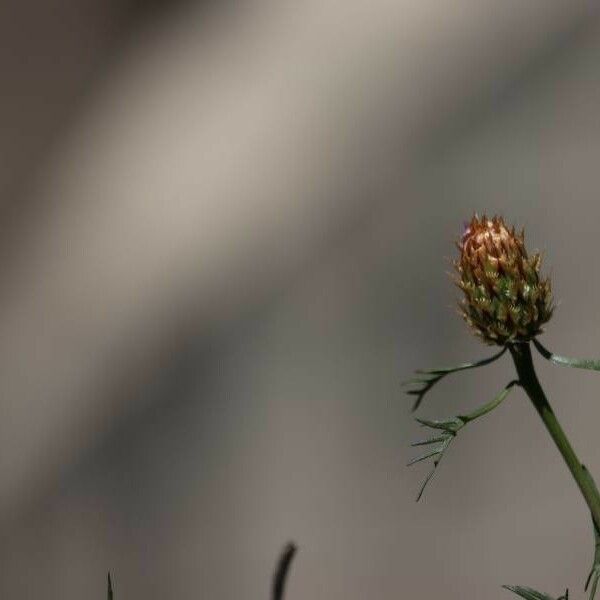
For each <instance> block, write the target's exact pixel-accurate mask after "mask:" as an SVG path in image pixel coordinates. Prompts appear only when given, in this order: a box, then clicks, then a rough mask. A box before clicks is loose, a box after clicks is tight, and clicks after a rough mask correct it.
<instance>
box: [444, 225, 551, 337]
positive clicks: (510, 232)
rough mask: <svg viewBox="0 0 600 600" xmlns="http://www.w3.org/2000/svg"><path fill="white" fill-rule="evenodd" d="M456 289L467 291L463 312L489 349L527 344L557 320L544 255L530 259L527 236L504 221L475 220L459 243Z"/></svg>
mask: <svg viewBox="0 0 600 600" xmlns="http://www.w3.org/2000/svg"><path fill="white" fill-rule="evenodd" d="M457 246H458V249H459V250H460V257H459V259H458V260H456V261H455V262H454V266H455V267H456V270H457V272H458V277H456V278H455V283H456V285H457V286H458V287H459V288H460V289H461V290H462V291H463V292H464V298H463V299H462V300H461V302H460V304H459V306H460V312H461V314H462V316H463V317H464V319H465V321H466V322H467V323H468V324H469V325H470V327H471V328H472V330H473V331H474V333H475V334H476V335H478V336H479V337H481V338H482V340H483V341H485V342H486V343H488V344H498V345H505V344H507V343H511V342H526V341H529V340H531V339H532V338H533V337H535V336H536V335H538V334H539V333H541V332H542V329H541V326H542V325H543V324H544V323H546V322H547V321H548V320H549V319H550V317H551V316H552V311H553V303H552V291H551V283H550V279H549V278H545V279H544V278H542V277H541V276H540V265H541V256H540V254H539V253H535V254H533V255H532V256H531V257H528V255H527V250H526V249H525V232H524V231H521V233H519V234H516V233H515V228H514V227H512V228H511V229H508V227H507V226H506V225H505V223H504V220H503V219H502V217H497V216H496V217H493V218H492V219H488V218H487V217H486V216H485V215H484V216H483V217H482V218H481V219H480V218H479V217H478V216H477V215H475V216H474V217H473V218H472V219H471V222H470V223H468V224H467V225H466V227H465V231H464V233H463V235H462V238H461V239H460V241H459V242H458V243H457Z"/></svg>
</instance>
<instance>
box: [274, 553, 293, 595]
mask: <svg viewBox="0 0 600 600" xmlns="http://www.w3.org/2000/svg"><path fill="white" fill-rule="evenodd" d="M297 550H298V547H297V546H296V544H294V543H293V542H290V543H288V544H287V545H286V546H285V548H284V549H283V551H282V553H281V555H280V557H279V561H278V563H277V569H275V574H274V576H273V593H272V596H271V598H272V600H283V592H284V590H285V581H286V579H287V574H288V571H289V570H290V565H291V564H292V559H293V558H294V555H295V554H296V551H297Z"/></svg>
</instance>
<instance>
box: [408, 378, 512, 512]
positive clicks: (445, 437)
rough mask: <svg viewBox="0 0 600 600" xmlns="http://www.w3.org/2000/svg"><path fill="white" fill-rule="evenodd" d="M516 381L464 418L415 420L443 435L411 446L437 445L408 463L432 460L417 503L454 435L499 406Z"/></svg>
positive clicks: (409, 464)
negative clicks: (439, 431) (431, 465)
mask: <svg viewBox="0 0 600 600" xmlns="http://www.w3.org/2000/svg"><path fill="white" fill-rule="evenodd" d="M516 383H517V382H516V381H511V382H510V383H509V384H508V385H507V386H506V387H505V388H504V389H503V390H502V391H501V392H500V393H499V394H498V395H497V396H496V397H495V398H494V399H493V400H492V401H490V402H488V403H487V404H484V405H482V406H480V407H479V408H477V409H475V410H474V411H473V412H471V413H469V414H468V415H466V416H459V417H453V418H452V419H445V420H443V421H436V420H430V419H420V418H416V419H415V421H417V423H420V424H421V425H423V426H424V427H429V428H430V429H435V430H441V431H442V432H443V433H442V434H441V435H437V436H434V437H431V438H428V439H425V440H422V441H419V442H414V443H413V444H411V445H412V446H427V445H430V444H439V446H437V447H435V448H434V449H432V450H430V451H429V452H426V453H425V454H422V455H421V456H418V457H416V458H414V459H413V460H411V461H410V462H409V463H408V466H411V465H414V464H415V463H418V462H421V461H424V460H427V459H428V458H434V457H435V458H434V461H433V468H432V469H431V471H430V472H429V474H428V475H427V477H426V478H425V481H424V482H423V484H422V485H421V488H420V490H419V493H418V495H417V502H418V501H419V500H420V499H421V496H422V495H423V492H424V491H425V488H426V487H427V484H428V483H429V482H430V481H431V479H432V477H433V476H434V474H435V472H436V469H437V467H438V465H439V463H440V462H441V460H442V458H443V457H444V453H445V452H446V450H447V449H448V447H449V446H450V443H451V442H452V440H453V439H454V438H455V437H456V434H457V433H458V432H459V431H460V430H461V429H462V428H463V427H464V426H465V425H466V424H467V423H469V422H471V421H474V420H475V419H478V418H479V417H482V416H483V415H485V414H487V413H489V412H491V411H492V410H493V409H494V408H496V407H497V406H499V405H500V403H501V402H502V401H503V400H504V399H505V398H506V396H507V395H508V393H509V392H510V390H511V389H512V387H513V386H514V385H515V384H516Z"/></svg>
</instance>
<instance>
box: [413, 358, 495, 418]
mask: <svg viewBox="0 0 600 600" xmlns="http://www.w3.org/2000/svg"><path fill="white" fill-rule="evenodd" d="M505 352H506V346H505V347H504V348H502V350H500V352H497V353H496V354H493V355H492V356H489V357H488V358H483V359H481V360H478V361H475V362H468V363H462V364H460V365H456V366H455V367H439V368H436V369H418V370H417V371H416V373H417V374H418V375H423V377H417V378H414V379H410V380H408V381H406V382H403V384H402V385H417V386H420V387H419V388H418V389H416V390H409V391H407V392H406V393H407V394H409V395H411V396H416V397H417V399H416V400H415V402H414V404H413V407H412V411H413V412H414V411H415V410H417V409H418V408H419V406H420V405H421V402H422V401H423V398H424V396H425V394H426V393H427V392H428V391H429V390H430V389H431V388H432V387H433V386H434V385H435V384H436V383H437V382H438V381H440V380H441V379H443V378H444V377H445V376H446V375H450V373H457V372H458V371H465V370H467V369H476V368H478V367H483V366H485V365H489V364H490V363H493V362H494V361H495V360H498V359H499V358H500V357H501V356H502V355H503V354H504V353H505Z"/></svg>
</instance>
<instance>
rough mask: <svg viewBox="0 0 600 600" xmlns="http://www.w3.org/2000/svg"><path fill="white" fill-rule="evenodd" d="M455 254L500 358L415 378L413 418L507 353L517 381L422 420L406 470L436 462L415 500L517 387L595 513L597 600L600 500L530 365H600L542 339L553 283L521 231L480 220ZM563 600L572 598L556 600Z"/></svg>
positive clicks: (533, 599)
mask: <svg viewBox="0 0 600 600" xmlns="http://www.w3.org/2000/svg"><path fill="white" fill-rule="evenodd" d="M457 247H458V250H459V257H458V259H457V260H456V261H455V262H454V266H455V270H456V272H455V274H454V280H455V283H456V285H457V286H458V287H459V288H460V290H461V291H462V293H463V297H462V299H461V301H460V312H461V314H462V316H463V318H464V320H465V321H466V322H467V324H468V325H469V327H470V328H471V330H472V331H473V333H475V335H477V336H478V337H479V338H480V339H481V340H482V341H483V342H485V343H486V344H489V345H494V346H498V347H499V348H500V349H499V351H498V352H497V353H496V354H493V355H492V356H490V357H488V358H484V359H483V360H479V361H476V362H471V363H463V364H460V365H457V366H455V367H448V368H439V369H429V370H422V371H417V377H416V378H414V379H411V380H409V381H407V382H405V384H406V385H407V386H408V390H407V393H408V394H410V395H411V396H414V397H415V402H414V405H413V411H415V410H417V409H418V408H419V406H420V405H421V402H422V400H423V397H424V396H425V394H426V393H427V392H428V391H429V390H430V389H431V388H432V387H433V386H434V385H435V384H436V383H438V382H439V381H440V380H441V379H443V378H444V377H446V376H447V375H450V374H451V373H456V372H458V371H464V370H467V369H475V368H478V367H483V366H485V365H488V364H490V363H492V362H494V361H496V360H498V359H499V358H500V357H501V356H503V355H504V354H505V353H506V352H507V351H508V352H509V354H510V355H511V357H512V359H513V362H514V365H515V368H516V374H517V376H516V378H515V379H513V380H512V381H510V382H509V383H508V384H507V385H506V386H505V387H504V389H503V390H502V391H501V392H500V393H499V394H498V395H497V396H496V397H495V398H494V399H492V400H491V401H490V402H488V403H487V404H484V405H482V406H480V407H479V408H477V409H476V410H474V411H472V412H470V413H467V414H461V415H457V416H455V417H452V418H450V419H444V420H439V421H434V420H427V419H417V421H418V422H419V423H420V424H421V425H423V426H424V427H427V428H429V429H430V430H432V432H433V433H432V434H431V437H429V438H426V439H424V440H421V441H418V442H416V443H415V444H413V446H427V447H428V451H426V452H425V453H424V454H422V455H421V456H418V457H417V458H415V459H414V460H412V461H411V462H410V463H409V464H415V463H417V462H420V461H424V460H427V459H432V461H433V468H432V470H431V471H430V473H429V475H428V476H427V478H426V479H425V481H424V483H423V485H422V487H421V489H420V491H419V494H418V496H417V500H418V499H420V498H421V496H422V494H423V491H424V489H425V486H426V485H427V483H428V482H429V481H430V480H431V478H432V477H433V475H434V473H435V471H436V468H437V467H438V465H439V463H440V461H441V459H442V458H443V456H444V453H445V452H446V450H447V449H448V447H449V446H450V444H451V443H452V441H453V440H454V439H455V438H456V436H457V434H458V432H459V431H460V430H461V429H462V428H463V427H465V426H466V425H468V424H469V423H471V422H473V421H475V420H476V419H478V418H480V417H482V416H483V415H486V414H487V413H489V412H491V411H492V410H494V409H495V408H496V407H497V406H499V405H500V404H501V403H502V401H503V400H504V399H505V398H506V396H508V394H509V393H510V391H511V390H512V389H513V388H514V387H517V386H518V387H521V388H522V389H523V390H524V391H525V393H526V394H527V396H529V399H530V400H531V402H532V404H533V406H534V407H535V409H536V411H537V413H538V414H539V416H540V418H541V419H542V421H543V423H544V425H545V426H546V429H547V430H548V433H549V434H550V436H551V437H552V439H553V440H554V442H555V444H556V446H557V447H558V450H559V451H560V453H561V455H562V457H563V458H564V460H565V462H566V464H567V466H568V468H569V470H570V472H571V474H572V476H573V479H574V480H575V482H576V483H577V486H578V487H579V490H580V491H581V494H582V496H583V498H584V499H585V502H586V503H587V506H588V508H589V510H590V513H591V517H592V526H593V533H594V547H595V551H594V558H593V563H592V569H591V571H590V574H589V576H588V578H587V581H586V583H585V590H586V591H588V590H589V597H590V600H594V597H595V595H596V590H597V587H598V582H599V581H600V493H599V492H598V488H597V487H596V484H595V483H594V480H593V478H592V476H591V475H590V473H589V471H588V470H587V469H586V467H585V466H584V465H583V464H582V463H581V461H580V460H579V458H578V457H577V455H576V454H575V451H574V450H573V447H572V446H571V444H570V442H569V440H568V438H567V436H566V435H565V432H564V431H563V429H562V427H561V425H560V423H559V422H558V420H557V418H556V415H555V414H554V412H553V410H552V408H551V406H550V404H549V402H548V399H547V397H546V394H545V393H544V390H543V389H542V386H541V385H540V382H539V380H538V378H537V375H536V372H535V369H534V366H533V360H532V356H531V346H532V345H533V347H534V348H535V349H536V350H537V351H538V352H539V353H540V354H541V355H542V356H543V357H544V358H545V359H547V360H549V361H551V362H553V363H554V364H557V365H563V366H567V367H577V368H580V369H591V370H594V371H600V361H595V360H579V359H573V358H566V357H564V356H557V355H556V354H553V353H552V352H550V351H549V350H547V349H546V348H545V347H544V346H543V345H542V344H541V343H540V341H539V340H538V339H537V338H538V336H539V335H540V334H541V333H542V331H543V330H542V327H543V326H544V324H545V323H547V322H548V321H549V320H550V318H551V317H552V312H553V309H554V305H553V301H552V291H551V282H550V279H549V278H547V277H546V278H545V277H543V276H542V274H541V272H540V268H541V256H540V254H539V253H534V254H532V255H531V256H530V255H529V254H528V253H527V250H526V248H525V234H524V231H521V232H520V233H517V232H516V231H515V229H514V227H512V228H509V227H508V226H507V225H506V224H505V223H504V220H503V219H502V218H501V217H494V218H492V219H488V218H487V217H485V216H483V217H482V218H479V217H477V215H475V216H474V217H473V218H472V219H471V221H470V223H468V224H467V225H466V226H465V230H464V233H463V235H462V237H461V239H460V240H459V241H458V243H457ZM505 587H506V588H507V589H509V590H511V591H513V592H515V593H516V594H517V595H519V596H521V597H522V598H525V599H526V600H554V599H553V598H551V597H550V596H548V595H546V594H542V593H540V592H536V591H535V590H532V589H530V588H524V587H518V586H505ZM566 598H568V592H567V593H566V594H565V595H564V596H561V598H559V599H558V600H561V599H566Z"/></svg>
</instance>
